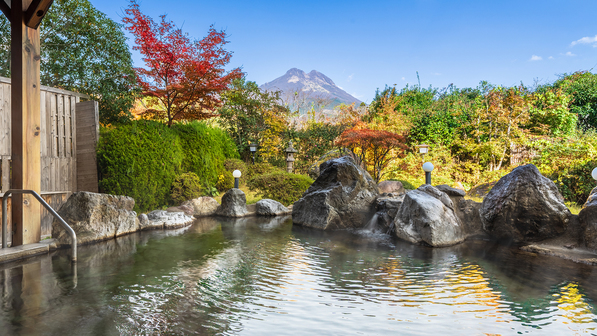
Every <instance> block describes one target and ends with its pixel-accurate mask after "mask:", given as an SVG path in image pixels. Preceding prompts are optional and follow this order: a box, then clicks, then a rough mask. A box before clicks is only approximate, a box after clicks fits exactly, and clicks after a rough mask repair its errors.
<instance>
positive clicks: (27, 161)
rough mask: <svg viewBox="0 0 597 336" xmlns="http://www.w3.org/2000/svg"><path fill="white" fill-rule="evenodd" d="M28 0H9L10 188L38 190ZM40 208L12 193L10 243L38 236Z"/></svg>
mask: <svg viewBox="0 0 597 336" xmlns="http://www.w3.org/2000/svg"><path fill="white" fill-rule="evenodd" d="M31 1H32V0H12V3H11V20H10V21H11V39H12V40H11V80H12V94H11V97H12V104H11V129H12V135H11V144H12V150H11V159H12V183H11V187H12V188H13V189H31V190H35V191H36V192H38V193H39V192H40V184H41V176H40V172H41V164H40V138H41V137H40V132H41V129H40V124H41V117H40V105H39V100H40V75H39V66H40V60H41V57H40V46H39V31H38V30H37V29H31V28H29V27H27V26H26V24H25V12H26V11H27V9H29V5H30V4H31ZM40 210H41V208H40V204H39V202H37V200H36V199H34V198H33V196H32V195H18V194H13V195H12V223H13V230H14V231H13V240H12V246H16V245H23V244H30V243H37V242H39V241H40V239H41V230H40V223H41V217H40V214H41V211H40Z"/></svg>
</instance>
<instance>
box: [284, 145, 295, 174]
mask: <svg viewBox="0 0 597 336" xmlns="http://www.w3.org/2000/svg"><path fill="white" fill-rule="evenodd" d="M296 152H297V150H296V149H294V147H292V140H290V145H289V146H288V148H286V171H287V172H289V173H292V169H293V166H294V153H296Z"/></svg>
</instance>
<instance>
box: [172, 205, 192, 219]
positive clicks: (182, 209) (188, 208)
mask: <svg viewBox="0 0 597 336" xmlns="http://www.w3.org/2000/svg"><path fill="white" fill-rule="evenodd" d="M166 211H168V212H184V214H185V215H187V216H193V213H194V212H195V209H194V208H193V207H192V206H191V205H188V204H181V205H179V206H173V207H169V208H168V209H166Z"/></svg>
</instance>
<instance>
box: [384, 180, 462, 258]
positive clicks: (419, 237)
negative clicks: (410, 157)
mask: <svg viewBox="0 0 597 336" xmlns="http://www.w3.org/2000/svg"><path fill="white" fill-rule="evenodd" d="M394 230H395V232H396V236H397V237H398V238H400V239H404V240H406V241H409V242H411V243H414V244H418V243H422V242H424V243H426V244H428V245H431V246H434V247H441V246H450V245H455V244H458V243H460V242H462V241H464V239H465V238H466V235H465V232H464V230H463V227H462V223H460V220H459V219H458V217H456V214H455V213H454V204H453V203H452V200H450V198H449V197H448V195H447V194H446V193H444V192H442V191H440V190H438V189H437V188H435V187H433V186H431V185H428V184H426V185H422V186H420V187H419V188H417V190H413V191H410V192H408V193H407V194H406V196H404V202H402V206H401V207H400V210H399V211H398V214H397V215H396V218H395V220H394Z"/></svg>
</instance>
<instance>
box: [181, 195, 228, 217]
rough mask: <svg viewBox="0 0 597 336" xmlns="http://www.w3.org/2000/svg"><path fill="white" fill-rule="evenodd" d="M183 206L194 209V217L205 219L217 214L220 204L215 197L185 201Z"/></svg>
mask: <svg viewBox="0 0 597 336" xmlns="http://www.w3.org/2000/svg"><path fill="white" fill-rule="evenodd" d="M182 205H183V206H188V207H191V208H192V209H193V215H195V216H197V217H203V216H211V215H213V214H215V213H216V211H217V210H218V207H219V206H220V203H218V201H216V200H215V199H214V198H213V197H208V196H204V197H199V198H195V199H192V200H188V201H185V202H184V203H182Z"/></svg>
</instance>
